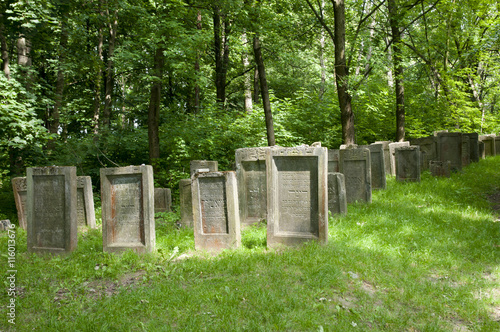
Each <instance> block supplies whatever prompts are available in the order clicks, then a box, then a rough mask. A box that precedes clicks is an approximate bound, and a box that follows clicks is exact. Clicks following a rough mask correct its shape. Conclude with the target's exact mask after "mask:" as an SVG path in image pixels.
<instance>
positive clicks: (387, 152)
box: [372, 141, 392, 174]
mask: <svg viewBox="0 0 500 332" xmlns="http://www.w3.org/2000/svg"><path fill="white" fill-rule="evenodd" d="M391 143H392V142H391V141H376V142H375V143H372V144H382V149H383V150H384V165H385V174H392V170H391V152H390V149H389V144H391Z"/></svg>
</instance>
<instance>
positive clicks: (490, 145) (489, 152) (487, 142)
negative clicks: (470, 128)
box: [479, 135, 496, 157]
mask: <svg viewBox="0 0 500 332" xmlns="http://www.w3.org/2000/svg"><path fill="white" fill-rule="evenodd" d="M479 139H480V140H481V141H482V142H483V143H484V155H485V156H486V157H489V156H494V155H495V154H496V147H495V136H493V135H481V136H479Z"/></svg>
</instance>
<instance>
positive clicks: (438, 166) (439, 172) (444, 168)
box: [429, 160, 451, 178]
mask: <svg viewBox="0 0 500 332" xmlns="http://www.w3.org/2000/svg"><path fill="white" fill-rule="evenodd" d="M450 169H451V163H450V162H449V161H446V162H443V161H437V160H431V161H430V162H429V171H430V172H431V174H432V175H433V176H443V177H447V178H449V177H450V172H451V170H450Z"/></svg>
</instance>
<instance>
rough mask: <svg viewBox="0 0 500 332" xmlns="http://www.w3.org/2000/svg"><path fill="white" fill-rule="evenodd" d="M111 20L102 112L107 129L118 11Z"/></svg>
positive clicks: (110, 103) (111, 95) (109, 116)
mask: <svg viewBox="0 0 500 332" xmlns="http://www.w3.org/2000/svg"><path fill="white" fill-rule="evenodd" d="M107 12H108V13H107V14H108V18H109V19H110V20H111V21H110V23H109V46H108V64H107V69H106V92H105V95H104V110H103V112H102V124H103V126H104V127H109V124H110V123H111V107H112V102H113V86H114V62H113V54H114V52H115V43H116V30H117V28H118V10H115V12H114V13H113V16H112V17H111V16H110V15H109V10H108V11H107Z"/></svg>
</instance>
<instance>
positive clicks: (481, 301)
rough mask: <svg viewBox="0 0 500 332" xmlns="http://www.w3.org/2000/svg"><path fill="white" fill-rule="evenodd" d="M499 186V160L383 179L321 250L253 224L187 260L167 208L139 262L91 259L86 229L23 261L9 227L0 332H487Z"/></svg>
mask: <svg viewBox="0 0 500 332" xmlns="http://www.w3.org/2000/svg"><path fill="white" fill-rule="evenodd" d="M499 192H500V157H495V158H488V159H487V160H482V161H481V162H480V163H477V164H473V165H471V166H469V167H467V168H465V169H464V171H463V172H461V173H457V174H453V175H452V177H451V178H449V179H442V178H439V179H438V178H433V177H431V176H430V175H428V174H425V173H424V174H423V176H422V182H420V183H403V184H402V183H397V182H396V181H395V180H394V179H393V178H389V179H388V189H387V190H384V191H376V192H374V195H373V203H372V204H370V205H366V204H352V205H349V207H348V215H347V216H334V217H331V218H330V224H329V242H328V245H325V246H321V245H318V244H316V243H308V244H306V245H304V246H302V247H300V248H288V249H285V250H267V249H266V247H265V241H266V230H265V226H260V227H259V226H258V227H253V228H251V229H247V230H245V231H244V233H243V236H242V238H243V244H244V247H243V248H241V249H239V250H234V251H224V252H223V253H221V254H220V255H218V256H211V255H208V254H203V253H195V252H194V250H193V249H194V240H193V235H192V230H177V229H176V228H175V226H174V222H175V220H176V218H177V216H176V215H175V214H167V215H164V216H163V217H164V218H163V219H162V220H160V221H158V223H157V230H156V231H157V247H158V252H157V253H155V254H148V255H143V256H138V255H136V254H134V253H132V252H127V253H125V254H123V255H121V256H116V255H113V254H107V253H103V252H102V239H101V232H100V230H93V231H90V232H87V233H85V234H80V236H79V239H78V241H79V242H78V249H77V250H76V251H75V252H73V253H72V254H71V255H69V256H67V257H49V256H37V255H30V254H27V253H26V233H25V232H23V231H21V230H17V231H16V232H17V233H16V245H17V251H16V262H15V266H16V269H17V273H16V284H17V293H18V297H17V302H16V320H15V322H16V325H15V327H14V326H12V325H11V324H10V323H9V322H8V320H7V319H8V318H7V307H6V305H7V304H8V303H9V297H8V296H7V293H6V292H2V293H1V294H0V303H1V305H2V307H1V309H0V330H14V328H15V329H17V330H18V331H28V330H29V331H31V330H36V331H170V330H181V331H203V330H207V331H240V330H241V331H500V282H499V281H500V255H499V247H500V222H497V218H499V216H498V215H496V214H495V212H494V211H493V210H492V204H491V202H490V200H491V199H489V198H491V197H497V196H498V195H496V194H498V193H499ZM7 240H8V238H7V234H2V235H1V236H0V248H1V252H2V253H3V254H4V255H3V257H2V259H1V262H0V268H1V270H2V271H7V270H8V269H9V268H8V266H7V255H6V254H5V253H6V252H7V248H8V243H7ZM7 277H8V275H7V273H6V274H5V276H4V278H3V280H4V284H5V288H8V280H7Z"/></svg>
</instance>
